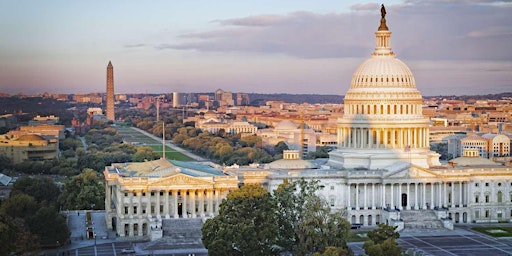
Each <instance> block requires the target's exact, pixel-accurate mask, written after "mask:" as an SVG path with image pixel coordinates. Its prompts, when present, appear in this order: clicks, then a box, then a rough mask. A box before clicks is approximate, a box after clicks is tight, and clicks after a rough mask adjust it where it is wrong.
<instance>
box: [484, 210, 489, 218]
mask: <svg viewBox="0 0 512 256" xmlns="http://www.w3.org/2000/svg"><path fill="white" fill-rule="evenodd" d="M485 217H486V218H489V210H485Z"/></svg>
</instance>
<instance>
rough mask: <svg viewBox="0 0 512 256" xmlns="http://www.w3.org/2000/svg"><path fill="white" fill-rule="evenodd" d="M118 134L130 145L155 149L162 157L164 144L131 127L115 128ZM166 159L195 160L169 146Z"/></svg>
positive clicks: (119, 126) (120, 126)
mask: <svg viewBox="0 0 512 256" xmlns="http://www.w3.org/2000/svg"><path fill="white" fill-rule="evenodd" d="M115 128H116V129H117V132H118V133H119V135H121V137H123V140H124V141H126V142H129V143H132V144H133V145H136V146H148V147H151V149H153V151H155V152H156V153H158V154H160V155H162V153H163V152H162V143H161V141H157V140H154V139H153V138H151V137H148V136H146V135H144V134H142V133H140V132H138V131H135V130H133V129H131V128H130V127H129V126H122V125H118V126H116V127H115ZM165 157H166V158H167V159H171V160H180V161H192V160H193V159H192V158H190V157H188V156H186V155H184V154H182V153H180V152H178V151H176V150H174V149H172V148H170V147H169V146H166V147H165Z"/></svg>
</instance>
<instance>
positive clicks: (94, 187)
mask: <svg viewBox="0 0 512 256" xmlns="http://www.w3.org/2000/svg"><path fill="white" fill-rule="evenodd" d="M58 201H59V203H60V205H61V206H62V208H63V209H81V210H83V209H91V208H93V209H105V188H104V187H103V178H101V177H100V176H99V175H98V174H97V173H96V172H95V171H94V170H92V169H84V171H83V172H82V173H81V174H79V175H77V176H75V177H73V179H72V180H71V181H69V182H67V183H66V185H65V186H64V188H63V190H62V194H61V195H60V197H59V200H58Z"/></svg>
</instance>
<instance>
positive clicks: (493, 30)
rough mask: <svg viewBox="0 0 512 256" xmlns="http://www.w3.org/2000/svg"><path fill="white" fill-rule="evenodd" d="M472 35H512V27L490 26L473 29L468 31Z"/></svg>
mask: <svg viewBox="0 0 512 256" xmlns="http://www.w3.org/2000/svg"><path fill="white" fill-rule="evenodd" d="M468 36H470V37H490V36H512V28H510V27H488V28H484V29H481V30H473V31H471V32H469V33H468Z"/></svg>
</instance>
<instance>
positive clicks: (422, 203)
mask: <svg viewBox="0 0 512 256" xmlns="http://www.w3.org/2000/svg"><path fill="white" fill-rule="evenodd" d="M422 184H423V194H422V195H421V196H422V198H423V200H421V205H422V207H421V208H422V209H423V210H425V209H427V204H426V195H425V194H427V183H426V182H423V183H422Z"/></svg>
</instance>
